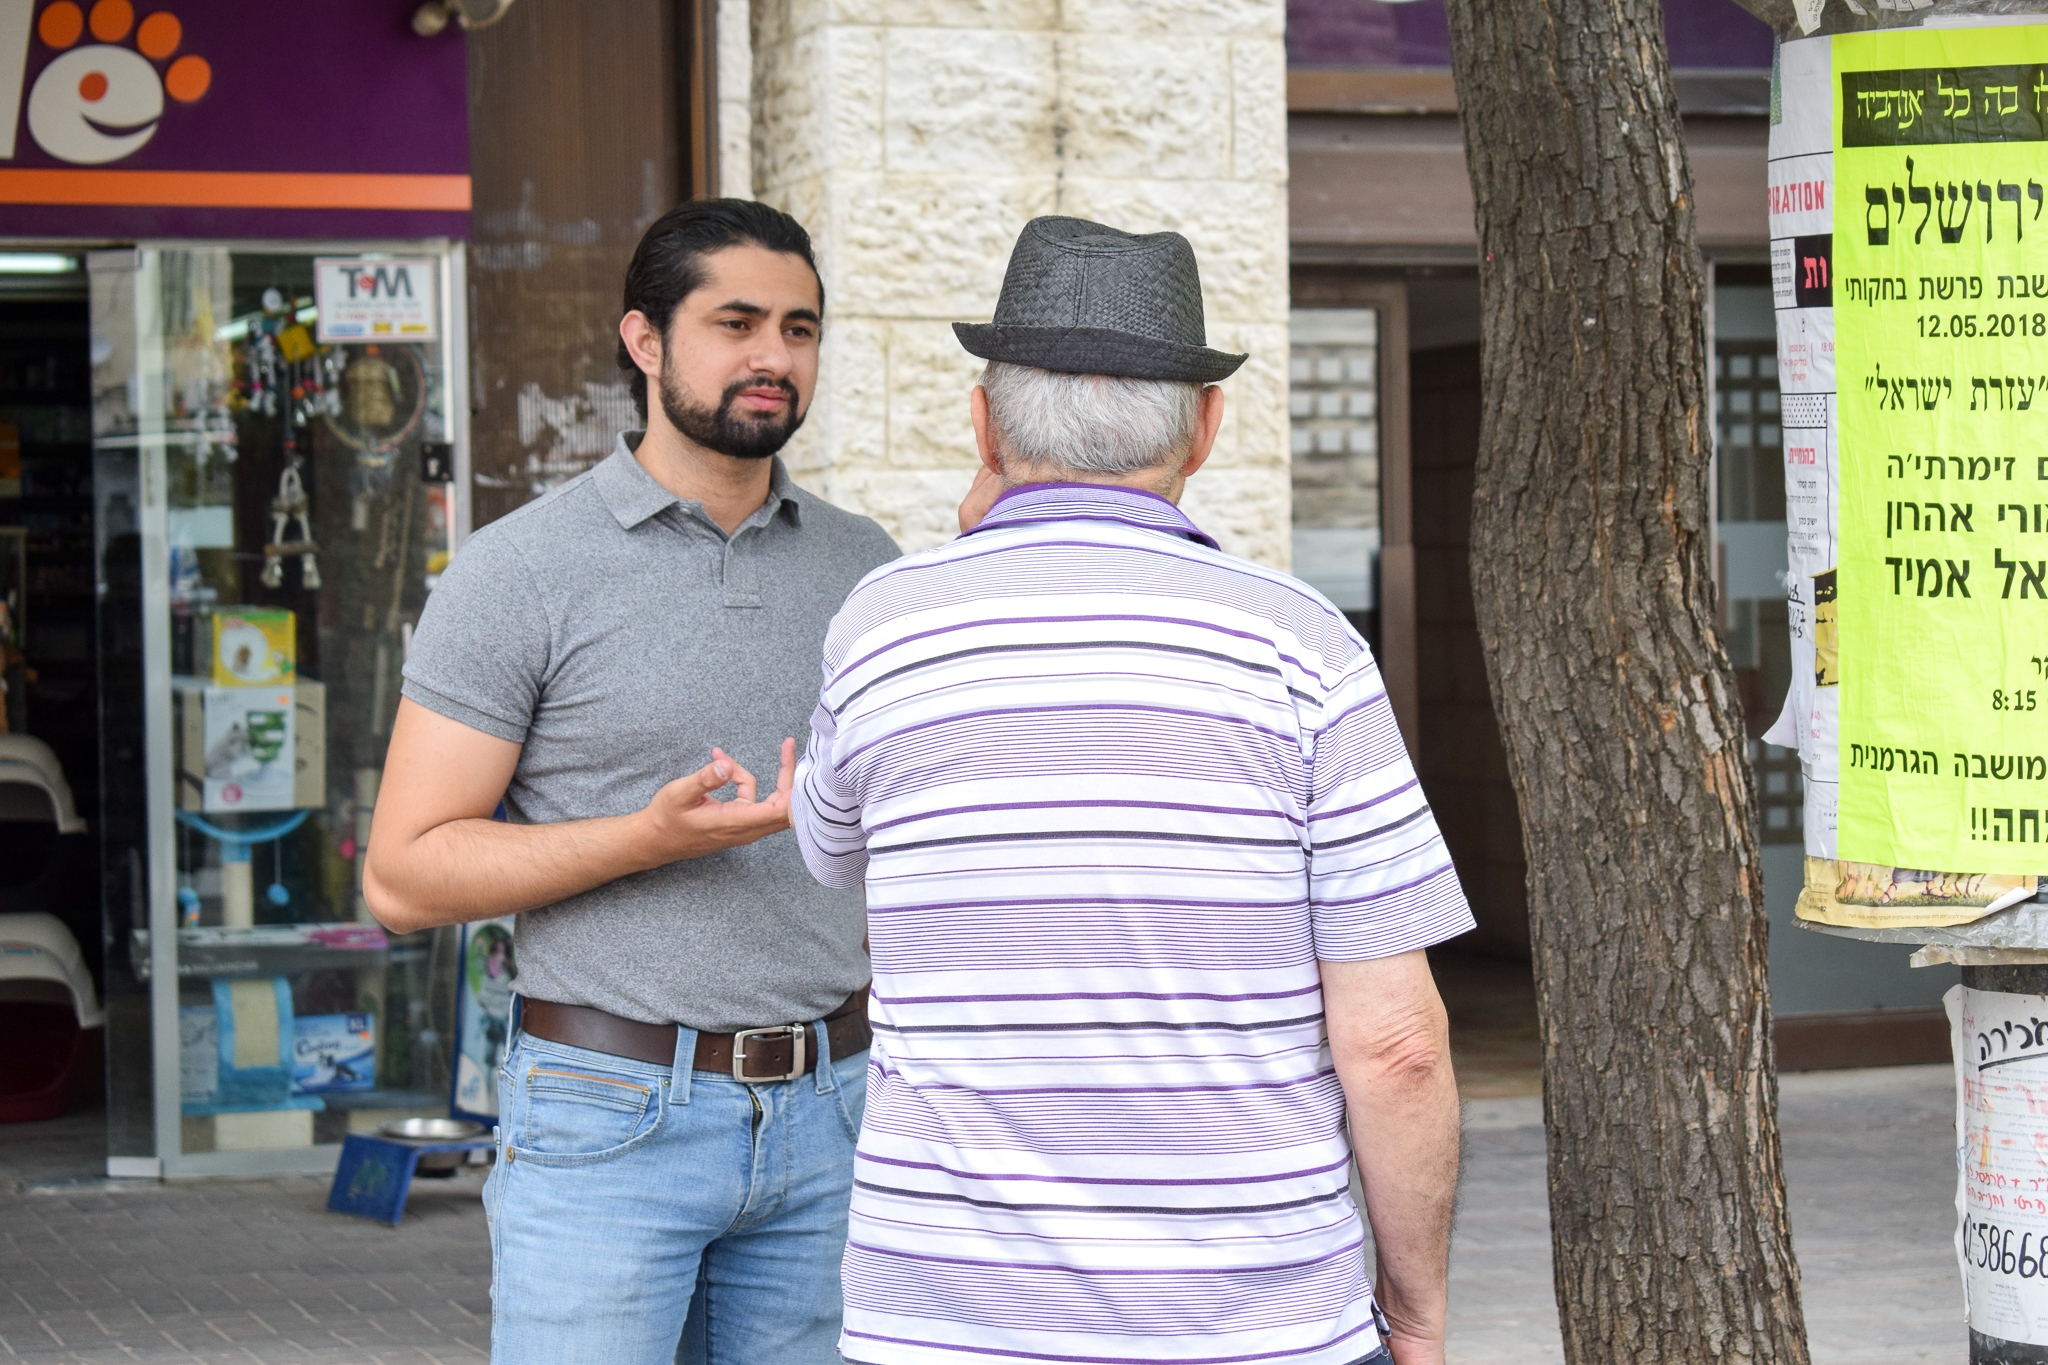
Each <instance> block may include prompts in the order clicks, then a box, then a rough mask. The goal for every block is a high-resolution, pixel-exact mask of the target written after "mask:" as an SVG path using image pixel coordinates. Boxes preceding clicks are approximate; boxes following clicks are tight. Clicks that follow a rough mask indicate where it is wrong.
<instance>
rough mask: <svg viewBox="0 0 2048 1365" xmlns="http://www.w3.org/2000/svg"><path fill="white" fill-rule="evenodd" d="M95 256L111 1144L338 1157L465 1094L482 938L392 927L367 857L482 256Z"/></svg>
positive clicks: (439, 503)
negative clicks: (111, 999)
mask: <svg viewBox="0 0 2048 1365" xmlns="http://www.w3.org/2000/svg"><path fill="white" fill-rule="evenodd" d="M91 267H92V290H93V298H92V303H93V362H94V371H93V379H94V382H93V389H94V394H93V426H94V433H93V435H94V456H95V461H96V467H97V473H98V482H97V484H96V497H97V502H98V506H97V519H96V530H97V537H98V542H99V543H98V547H97V548H98V563H99V572H100V580H101V635H102V646H103V650H102V656H103V665H102V666H103V673H104V675H105V676H104V685H105V686H106V687H107V689H108V690H107V693H106V696H107V702H106V706H105V708H104V715H105V717H106V720H105V725H106V730H107V734H106V736H105V742H104V744H103V751H104V753H105V755H106V760H105V761H106V764H107V767H108V772H107V775H106V776H107V782H108V791H109V796H108V802H107V809H106V813H105V814H106V838H107V852H108V866H109V868H110V874H109V876H108V878H107V883H108V885H107V913H108V919H109V925H108V928H109V936H108V941H109V943H110V945H112V948H113V952H114V955H115V958H116V960H115V961H113V962H110V964H109V977H110V978H112V977H115V976H116V975H117V974H118V975H121V976H122V985H123V988H124V990H123V994H124V996H125V997H126V1007H125V1008H122V1007H117V1008H116V1009H115V1010H114V1011H113V1015H114V1018H113V1020H112V1021H111V1022H110V1027H109V1048H110V1054H111V1056H112V1063H111V1066H112V1070H111V1073H110V1074H111V1075H112V1076H113V1078H114V1080H113V1083H112V1085H111V1086H110V1090H111V1092H112V1096H113V1100H112V1105H113V1113H111V1114H110V1120H111V1121H110V1125H109V1128H110V1134H111V1135H112V1140H113V1142H114V1144H115V1145H114V1147H113V1148H112V1151H113V1153H114V1156H115V1160H114V1161H113V1162H111V1163H110V1169H112V1170H114V1171H115V1172H116V1173H133V1174H145V1173H148V1170H147V1167H148V1165H149V1163H150V1162H152V1161H154V1162H155V1163H157V1169H159V1170H160V1171H161V1172H162V1173H164V1174H171V1175H175V1174H203V1173H215V1172H229V1171H234V1172H265V1171H287V1170H304V1169H321V1168H324V1167H327V1166H331V1165H332V1163H333V1161H334V1153H335V1149H336V1144H338V1143H339V1142H340V1141H341V1139H342V1137H343V1136H344V1135H346V1134H347V1133H349V1132H351V1131H368V1130H370V1129H372V1128H374V1126H375V1125H376V1124H377V1123H380V1122H382V1121H384V1120H385V1119H388V1118H390V1117H394V1116H400V1115H412V1114H420V1113H442V1112H445V1111H446V1108H447V1103H448V1085H449V1074H448V1069H449V1059H450V1053H451V1048H450V1035H451V1028H450V1024H451V1018H452V997H453V989H454V983H455V962H454V955H455V953H456V951H457V944H456V936H455V934H454V932H453V931H452V930H451V931H442V932H432V933H423V934H415V935H410V936H406V937H396V936H392V935H388V934H386V933H385V932H384V931H383V929H382V928H380V927H379V926H378V925H377V924H375V923H374V922H373V921H372V919H371V917H370V915H369V912H368V909H367V907H366V906H365V904H364V902H363V898H362V867H363V852H364V846H365V844H366V842H367V838H368V833H369V823H370V813H371V811H372V809H373V808H374V806H375V804H376V799H377V787H378V782H379V778H380V776H381V773H382V768H383V761H384V749H385V745H386V743H387V741H388V739H389V736H390V729H391V721H392V717H393V715H394V713H395V712H396V709H397V705H398V689H399V681H400V672H399V671H400V668H401V667H402V666H403V663H404V660H405V653H406V649H407V647H408V645H409V643H410V640H411V633H412V627H413V624H414V623H415V622H416V621H417V620H418V619H419V614H420V610H421V608H422V606H423V605H424V604H425V601H426V598H427V594H428V592H429V591H430V590H431V588H432V585H433V582H434V580H435V577H436V575H437V574H438V573H439V572H440V570H441V568H442V567H443V566H444V565H445V564H446V563H447V561H448V557H449V555H450V554H451V553H453V551H454V549H455V546H456V543H457V540H458V539H459V536H460V533H461V530H462V526H463V521H464V511H465V509H464V508H463V507H462V506H461V505H460V499H459V497H458V490H459V489H461V488H462V486H463V483H462V481H461V480H460V478H459V477H458V475H459V472H460V471H461V470H463V469H465V468H466V467H467V460H466V451H465V449H464V447H465V444H466V442H465V439H464V437H465V435H466V416H467V405H466V403H464V402H462V401H461V398H462V396H463V395H464V394H465V392H466V388H467V384H466V379H465V376H464V373H463V368H462V356H463V348H462V345H461V339H462V337H463V335H464V322H463V319H462V315H461V308H460V304H461V301H462V297H463V289H462V283H461V256H460V249H459V248H456V247H450V246H448V245H446V244H444V243H439V242H436V243H429V244H401V245H388V244H378V245H374V246H372V245H361V244H340V245H336V246H333V247H326V246H322V247H311V246H292V247H243V246H234V247H227V246H192V245H183V244H181V245H177V246H163V247H154V246H145V247H142V248H140V249H137V250H134V251H130V252H102V253H96V254H95V255H94V256H93V257H92V259H91ZM117 770H118V771H117ZM109 993H110V995H112V994H113V993H114V992H113V991H112V989H111V988H110V992H109ZM124 1077H125V1081H124ZM145 1081H146V1084H145V1083H144V1082H145Z"/></svg>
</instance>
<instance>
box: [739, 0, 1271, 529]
mask: <svg viewBox="0 0 2048 1365" xmlns="http://www.w3.org/2000/svg"><path fill="white" fill-rule="evenodd" d="M727 3H728V4H730V3H731V0H727ZM1283 17H1284V3H1283V0H752V20H753V23H752V33H751V39H752V48H753V53H752V56H753V81H752V92H751V96H752V105H751V126H750V128H749V130H748V134H749V139H750V141H751V146H752V153H753V186H752V188H753V190H754V193H756V194H757V195H758V196H759V197H760V198H762V199H763V200H765V201H767V202H769V203H772V204H776V205H777V206H779V207H781V208H784V209H786V210H788V211H789V212H791V213H793V214H795V215H796V216H797V217H798V218H800V219H802V220H803V222H804V223H805V224H806V226H808V227H809V228H810V230H811V232H812V234H813V235H814V237H815V238H816V240H817V243H818V247H819V254H820V264H821V266H822V269H823V273H824V278H825V288H826V296H827V313H826V316H827V323H826V330H825V353H824V374H823V378H822V380H821V383H820V388H819V394H818V399H817V403H816V405H815V406H814V408H813V410H812V415H811V418H810V421H809V422H808V423H807V424H806V427H805V429H804V431H803V432H802V433H800V434H799V435H798V437H797V439H796V441H794V442H793V443H792V445H791V449H790V451H789V459H790V463H791V466H792V469H793V470H794V471H795V472H796V474H797V477H798V478H799V479H800V480H802V481H803V482H804V483H805V484H806V485H807V486H809V487H811V488H813V489H815V490H817V491H819V492H820V493H822V494H823V495H824V496H826V497H829V498H831V499H832V500H833V501H835V502H838V503H840V504H842V505H844V506H847V507H850V508H854V509H856V510H859V511H862V512H865V513H867V514H868V515H870V516H873V517H875V518H876V519H877V520H879V521H880V522H881V523H882V524H883V525H884V526H886V527H887V528H888V529H889V530H890V532H891V533H892V534H894V535H895V536H896V538H897V539H898V540H899V541H900V542H901V543H902V544H903V546H904V548H905V549H918V548H922V547H925V546H928V545H934V544H938V543H940V542H942V541H944V540H947V539H949V538H951V536H952V535H953V534H954V533H955V530H956V525H955V521H954V508H955V506H956V505H957V503H958V502H959V499H960V496H961V494H962V493H963V492H964V491H965V490H966V488H967V484H968V482H969V479H970V478H971V475H972V471H973V468H974V466H975V455H974V443H973V437H972V433H971V431H970V429H969V427H968V423H967V394H968V390H969V389H970V388H971V387H972V385H973V383H974V381H975V378H976V376H977V375H978V373H979V368H980V362H978V361H976V360H975V359H974V358H973V357H972V356H969V355H968V354H967V353H966V352H965V351H963V350H962V349H961V348H960V346H959V343H958V342H956V341H955V340H954V338H953V335H952V331H951V328H950V327H949V325H948V324H950V323H952V322H955V321H986V320H987V319H988V317H989V315H990V313H991V312H992V311H993V309H994V307H995V301H996V294H997V292H998V290H999V289H1000V288H1001V285H1002V277H1003V267H1004V265H1005V263H1006V262H1007V260H1008V258H1009V252H1010V246H1011V244H1012V243H1013V242H1014V241H1015V240H1016V236H1017V232H1018V230H1019V229H1020V228H1021V227H1022V226H1023V225H1024V222H1025V221H1026V220H1027V219H1029V218H1031V217H1032V216H1034V215H1036V214H1042V213H1068V214H1074V215H1077V216H1079V217H1084V218H1094V219H1097V220H1099V221H1102V222H1105V223H1109V224H1111V225H1113V226H1115V227H1119V228H1124V229H1126V230H1129V231H1134V232H1145V231H1155V230H1158V229H1161V228H1171V229H1174V230H1175V231H1179V232H1182V233H1185V234H1186V235H1187V236H1188V238H1189V239H1190V240H1191V241H1192V242H1193V243H1194V246H1195V251H1196V255H1197V257H1198V258H1199V260H1200V262H1201V268H1202V282H1203V288H1204V294H1205V296H1206V300H1207V306H1208V328H1209V344H1210V345H1212V346H1215V347H1218V348H1220V349H1224V350H1230V351H1249V352H1250V353H1251V359H1250V360H1249V361H1247V362H1246V363H1245V366H1244V368H1243V369H1241V370H1240V371H1239V372H1238V373H1237V374H1236V375H1235V376H1233V377H1232V378H1231V379H1230V380H1228V381H1227V382H1226V383H1225V386H1224V387H1225V391H1226V393H1227V394H1228V395H1229V404H1228V408H1227V413H1228V415H1227V418H1226V424H1225V427H1224V431H1223V435H1222V437H1221V439H1220V440H1219V441H1218V443H1217V448H1216V453H1215V455H1214V457H1213V458H1212V459H1211V461H1210V463H1209V465H1208V467H1207V468H1206V469H1205V470H1204V471H1203V472H1202V473H1201V474H1200V475H1198V476H1197V477H1196V478H1195V479H1194V480H1193V482H1192V483H1190V485H1189V489H1188V495H1187V500H1186V503H1185V506H1186V507H1187V509H1188V511H1189V513H1190V514H1191V515H1192V516H1193V517H1194V518H1195V520H1196V521H1197V522H1199V523H1200V524H1201V525H1203V526H1204V527H1205V528H1207V529H1208V530H1210V531H1211V532H1212V533H1213V534H1215V535H1216V537H1217V538H1218V539H1219V540H1220V541H1221V542H1222V543H1223V545H1224V547H1225V548H1226V549H1228V550H1231V551H1232V552H1234V553H1236V554H1241V555H1245V556H1247V557H1249V558H1252V559H1255V560H1258V561H1260V562H1261V563H1266V564H1271V565H1275V566H1278V567H1282V568H1284V567H1286V565H1287V563H1288V501H1289V489H1288V416H1287V302H1288V298H1287V147H1286V118H1287V111H1286V106H1287V100H1286V70H1285V56H1284V53H1283V50H1282V47H1281V31H1282V23H1283ZM722 93H723V92H722ZM725 102H726V100H725V99H723V98H722V99H721V103H725ZM722 141H724V145H726V146H728V147H730V146H733V145H734V140H733V139H732V137H731V136H730V135H728V134H725V133H722ZM727 183H728V184H730V183H732V182H731V181H728V182H727Z"/></svg>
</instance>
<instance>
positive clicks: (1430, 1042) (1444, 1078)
mask: <svg viewBox="0 0 2048 1365" xmlns="http://www.w3.org/2000/svg"><path fill="white" fill-rule="evenodd" d="M1330 1051H1331V1056H1332V1058H1333V1060H1334V1061H1335V1062H1336V1065H1337V1074H1338V1076H1339V1077H1340V1078H1341V1079H1342V1080H1343V1081H1344V1082H1345V1084H1346V1085H1347V1086H1351V1085H1357V1086H1360V1087H1363V1088H1365V1089H1366V1090H1369V1091H1370V1092H1372V1093H1373V1094H1374V1095H1377V1096H1380V1097H1382V1098H1384V1099H1387V1100H1393V1101H1397V1102H1398V1101H1400V1100H1402V1099H1422V1098H1426V1097H1428V1096H1430V1095H1433V1094H1436V1093H1437V1092H1439V1091H1441V1090H1442V1089H1443V1088H1444V1087H1445V1086H1446V1085H1448V1084H1454V1083H1455V1078H1454V1076H1453V1073H1452V1070H1451V1044H1450V1033H1449V1028H1448V1026H1447V1022H1446V1020H1445V1019H1444V1015H1443V1010H1442V1007H1441V1006H1439V1007H1437V1008H1436V1009H1434V1010H1431V1011H1428V1012H1426V1013H1424V1012H1418V1013H1417V1014H1416V1015H1413V1016H1410V1017H1408V1018H1404V1019H1401V1020H1399V1021H1397V1022H1393V1023H1391V1024H1384V1023H1383V1024H1382V1025H1381V1026H1379V1027H1377V1028H1373V1027H1360V1026H1353V1027H1349V1028H1345V1027H1339V1026H1335V1025H1334V1024H1333V1026H1332V1028H1331V1030H1330Z"/></svg>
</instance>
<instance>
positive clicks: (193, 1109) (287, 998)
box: [180, 976, 327, 1116]
mask: <svg viewBox="0 0 2048 1365" xmlns="http://www.w3.org/2000/svg"><path fill="white" fill-rule="evenodd" d="M230 984H231V983H230V981H229V978H227V977H224V976H217V977H215V978H213V1010H214V1018H215V1020H216V1021H217V1022H216V1024H215V1028H216V1029H217V1031H218V1034H219V1040H220V1051H219V1057H220V1082H219V1084H218V1085H217V1086H216V1088H215V1089H214V1092H213V1095H212V1096H211V1097H210V1098H208V1099H205V1100H187V1101H185V1103H184V1104H183V1105H181V1106H180V1108H181V1109H182V1111H183V1112H184V1113H186V1114H190V1115H194V1116H198V1115H203V1114H250V1113H262V1112H266V1111H269V1110H273V1109H312V1110H321V1109H325V1108H326V1107H327V1101H325V1100H323V1099H321V1098H319V1097H318V1096H316V1095H294V1094H293V1093H292V1060H293V1056H292V1055H293V1052H294V1051H295V1048H294V1045H293V1036H294V1029H293V1019H292V986H291V982H290V981H289V980H287V979H286V978H284V977H281V976H275V977H272V978H271V979H270V986H271V991H272V997H273V998H274V999H275V1000H276V1002H277V1053H278V1055H277V1064H276V1065H275V1066H236V1065H235V1011H234V1005H233V1002H232V1000H231V998H230V994H229V987H230Z"/></svg>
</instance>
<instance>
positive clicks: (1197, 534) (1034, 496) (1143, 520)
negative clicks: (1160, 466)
mask: <svg viewBox="0 0 2048 1365" xmlns="http://www.w3.org/2000/svg"><path fill="white" fill-rule="evenodd" d="M1044 521H1115V522H1121V523H1122V524H1124V525H1126V526H1136V527H1138V528H1140V529H1141V530H1146V531H1163V532H1165V533H1166V534H1168V535H1172V536H1179V537H1181V538H1182V539H1185V540H1192V541H1193V542H1195V544H1197V545H1206V546H1208V547H1209V548H1210V549H1212V550H1221V549H1222V548H1223V547H1222V546H1221V545H1218V544H1217V543H1216V541H1215V539H1214V537H1212V536H1210V535H1209V534H1208V533H1207V532H1205V531H1203V530H1202V529H1201V528H1200V527H1198V526H1196V525H1195V524H1194V523H1193V522H1192V521H1189V520H1188V518H1187V514H1186V513H1184V512H1182V511H1181V510H1180V508H1178V507H1176V506H1174V505H1173V504H1172V503H1171V502H1168V501H1167V500H1166V499H1165V498H1162V497H1160V496H1159V495H1158V494H1157V493H1147V492H1146V491H1144V490H1143V489H1141V488H1123V487H1120V486H1118V485H1116V484H1102V483H1027V484H1019V485H1018V486H1017V487H1015V488H1011V489H1006V490H1005V491H1004V492H1003V495H1002V496H1001V497H999V498H997V499H996V501H995V505H994V506H993V507H991V508H989V509H988V515H987V516H985V517H983V518H982V519H981V524H980V525H979V526H977V527H975V528H974V530H973V531H969V532H968V533H967V534H968V535H973V534H975V532H978V531H992V530H995V529H996V528H998V527H1002V526H1023V525H1028V524H1030V523H1033V522H1044Z"/></svg>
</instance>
